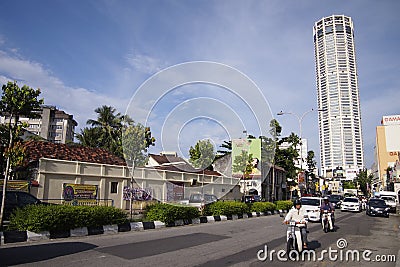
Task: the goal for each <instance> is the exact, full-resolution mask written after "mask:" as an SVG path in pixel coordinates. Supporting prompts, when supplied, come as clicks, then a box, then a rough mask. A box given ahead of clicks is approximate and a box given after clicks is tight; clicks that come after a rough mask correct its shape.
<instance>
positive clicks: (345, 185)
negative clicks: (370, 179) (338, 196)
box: [343, 181, 357, 189]
mask: <svg viewBox="0 0 400 267" xmlns="http://www.w3.org/2000/svg"><path fill="white" fill-rule="evenodd" d="M343 189H357V187H356V185H355V184H354V183H353V182H352V181H345V182H343Z"/></svg>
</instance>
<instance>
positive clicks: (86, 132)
mask: <svg viewBox="0 0 400 267" xmlns="http://www.w3.org/2000/svg"><path fill="white" fill-rule="evenodd" d="M76 139H78V141H79V143H80V144H81V145H83V146H88V147H102V140H101V130H100V129H99V128H94V127H85V128H83V129H81V132H80V133H79V134H77V135H76Z"/></svg>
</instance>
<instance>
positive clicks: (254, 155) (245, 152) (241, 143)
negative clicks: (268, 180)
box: [232, 139, 261, 179]
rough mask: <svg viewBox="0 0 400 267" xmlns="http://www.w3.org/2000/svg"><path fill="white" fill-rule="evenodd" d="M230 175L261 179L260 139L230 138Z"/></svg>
mask: <svg viewBox="0 0 400 267" xmlns="http://www.w3.org/2000/svg"><path fill="white" fill-rule="evenodd" d="M232 176H233V177H235V178H244V179H253V178H259V179H261V139H233V140H232Z"/></svg>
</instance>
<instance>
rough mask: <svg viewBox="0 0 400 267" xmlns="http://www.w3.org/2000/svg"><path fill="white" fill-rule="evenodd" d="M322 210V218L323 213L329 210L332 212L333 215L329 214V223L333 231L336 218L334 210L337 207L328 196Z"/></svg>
mask: <svg viewBox="0 0 400 267" xmlns="http://www.w3.org/2000/svg"><path fill="white" fill-rule="evenodd" d="M320 210H321V218H322V213H323V212H324V211H325V210H327V211H328V212H330V213H331V216H328V223H329V229H330V230H331V231H332V230H333V220H334V214H335V213H334V212H335V208H334V207H333V205H332V203H330V202H329V198H328V197H324V203H323V204H322V206H321V207H320Z"/></svg>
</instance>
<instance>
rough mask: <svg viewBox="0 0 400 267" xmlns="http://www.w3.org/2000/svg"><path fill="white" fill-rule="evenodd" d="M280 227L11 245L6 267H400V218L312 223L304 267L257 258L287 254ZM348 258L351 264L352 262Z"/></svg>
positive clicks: (204, 228) (341, 216) (275, 221)
mask: <svg viewBox="0 0 400 267" xmlns="http://www.w3.org/2000/svg"><path fill="white" fill-rule="evenodd" d="M281 222H282V218H280V217H279V216H276V215H275V216H267V217H258V218H250V219H244V220H235V221H225V222H216V223H208V224H201V225H194V226H184V227H174V228H164V229H156V230H146V231H142V232H128V233H118V234H114V235H106V236H105V235H100V236H88V237H81V238H68V239H60V240H51V241H46V242H35V243H30V244H27V243H24V244H6V245H4V246H1V247H0V266H10V265H21V266H74V267H76V266H96V267H98V266H174V267H178V266H299V265H300V266H340V265H343V264H346V266H360V265H365V266H396V263H395V262H384V263H381V262H377V261H375V259H376V256H377V255H378V257H379V256H380V257H381V259H384V258H385V257H386V259H387V260H389V258H390V257H393V256H394V257H396V258H398V262H399V263H398V265H397V266H400V255H399V251H400V242H399V241H400V240H399V237H400V234H399V230H400V229H399V223H400V217H398V216H391V217H390V218H373V217H368V216H366V215H365V213H364V212H362V213H342V212H340V211H338V212H337V215H336V225H337V231H336V232H332V233H323V231H322V229H321V226H320V224H318V223H311V224H310V225H309V231H310V233H309V235H308V240H309V242H310V251H309V253H315V255H316V259H315V260H313V258H311V261H310V260H308V258H307V257H308V256H307V255H305V256H306V259H305V261H302V260H301V257H300V261H299V262H292V261H287V262H282V261H280V260H278V258H277V255H276V253H275V254H274V255H273V260H272V261H271V259H270V258H269V257H268V258H267V259H266V260H265V261H260V260H258V259H257V253H258V252H259V251H260V250H265V247H266V246H267V248H268V254H269V253H270V252H271V251H272V250H275V251H279V250H281V249H285V247H286V243H285V242H286V236H285V235H286V226H284V225H282V224H281ZM338 239H345V241H346V243H347V246H346V247H344V248H342V249H338V247H337V241H338ZM329 248H331V250H332V249H333V250H337V252H336V254H335V253H334V252H333V251H331V255H329V254H328V252H325V253H324V254H322V255H323V256H321V253H322V251H323V250H327V251H329ZM350 250H351V251H354V250H357V251H359V252H358V253H359V255H360V261H353V260H352V259H353V256H352V255H353V254H350V253H349V252H348V251H350ZM366 250H370V251H371V253H370V254H368V253H367V254H368V255H366V256H368V257H367V258H369V259H370V260H371V261H369V262H368V261H366V260H365V259H363V258H362V253H363V252H365V251H366ZM351 251H350V252H351ZM340 253H341V254H342V260H340V255H341V254H340ZM346 253H348V255H349V256H348V258H349V259H350V261H347V262H346ZM351 253H353V252H351ZM354 253H355V252H354ZM260 255H263V254H260ZM335 255H337V259H336V260H335V259H334V256H335ZM354 255H355V254H354ZM391 255H392V256H391ZM354 257H355V256H354ZM318 258H323V261H321V260H318ZM390 260H392V261H393V259H390Z"/></svg>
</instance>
